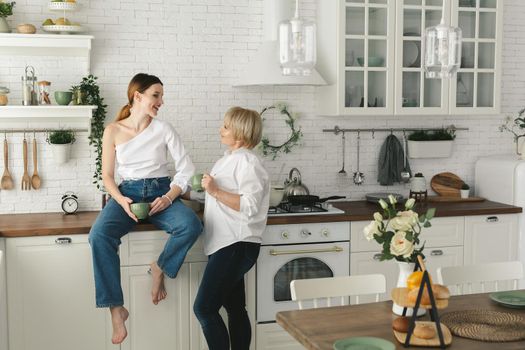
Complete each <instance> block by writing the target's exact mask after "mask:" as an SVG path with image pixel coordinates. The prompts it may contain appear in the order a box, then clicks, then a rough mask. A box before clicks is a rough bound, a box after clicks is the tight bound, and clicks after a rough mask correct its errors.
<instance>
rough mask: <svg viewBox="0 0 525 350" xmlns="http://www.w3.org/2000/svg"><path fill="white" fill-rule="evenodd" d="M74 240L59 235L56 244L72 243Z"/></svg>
mask: <svg viewBox="0 0 525 350" xmlns="http://www.w3.org/2000/svg"><path fill="white" fill-rule="evenodd" d="M71 242H73V241H72V240H71V238H69V237H59V238H57V239H55V243H56V244H71Z"/></svg>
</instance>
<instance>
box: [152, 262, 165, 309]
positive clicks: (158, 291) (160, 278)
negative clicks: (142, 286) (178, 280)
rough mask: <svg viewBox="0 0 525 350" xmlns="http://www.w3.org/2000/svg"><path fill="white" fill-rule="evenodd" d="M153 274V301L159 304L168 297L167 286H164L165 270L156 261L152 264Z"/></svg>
mask: <svg viewBox="0 0 525 350" xmlns="http://www.w3.org/2000/svg"><path fill="white" fill-rule="evenodd" d="M150 267H151V269H150V271H151V276H152V277H153V283H152V286H151V301H153V304H155V305H157V304H158V303H159V301H161V300H163V299H165V298H166V295H168V293H166V287H164V272H162V270H161V269H160V267H159V265H157V263H156V262H152V263H151V264H150Z"/></svg>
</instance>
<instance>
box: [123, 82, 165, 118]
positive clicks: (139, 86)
mask: <svg viewBox="0 0 525 350" xmlns="http://www.w3.org/2000/svg"><path fill="white" fill-rule="evenodd" d="M155 84H160V85H164V84H162V81H160V79H159V78H157V77H156V76H154V75H150V74H146V73H139V74H137V75H135V76H134V77H133V78H132V79H131V81H130V82H129V85H128V104H127V105H125V106H124V107H122V108H121V109H120V112H119V113H118V114H117V118H116V119H115V121H117V122H118V121H119V120H122V119H126V118H128V117H129V116H130V114H131V106H133V96H135V91H138V92H140V93H141V94H142V93H144V91H146V90H147V89H148V88H149V87H150V86H151V85H155Z"/></svg>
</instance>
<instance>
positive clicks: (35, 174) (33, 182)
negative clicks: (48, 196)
mask: <svg viewBox="0 0 525 350" xmlns="http://www.w3.org/2000/svg"><path fill="white" fill-rule="evenodd" d="M41 183H42V181H41V180H40V176H38V170H37V161H36V139H35V138H34V137H33V176H32V177H31V185H33V188H34V189H35V190H38V189H39V188H40V185H41Z"/></svg>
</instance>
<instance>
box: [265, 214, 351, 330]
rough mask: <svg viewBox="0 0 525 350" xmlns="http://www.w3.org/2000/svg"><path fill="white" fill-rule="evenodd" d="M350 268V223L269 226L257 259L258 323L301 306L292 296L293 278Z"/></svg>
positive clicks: (345, 273) (340, 273)
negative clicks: (291, 283)
mask: <svg viewBox="0 0 525 350" xmlns="http://www.w3.org/2000/svg"><path fill="white" fill-rule="evenodd" d="M349 267H350V224H349V223H348V222H330V223H307V224H293V225H269V226H268V227H267V229H266V231H265V232H264V234H263V243H262V246H261V252H260V254H259V259H258V260H257V322H258V323H264V322H272V321H275V314H276V313H277V312H278V311H283V310H293V309H297V303H296V302H294V301H291V297H290V282H291V281H292V280H294V279H304V278H320V277H331V276H348V275H349V271H350V268H349Z"/></svg>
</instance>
